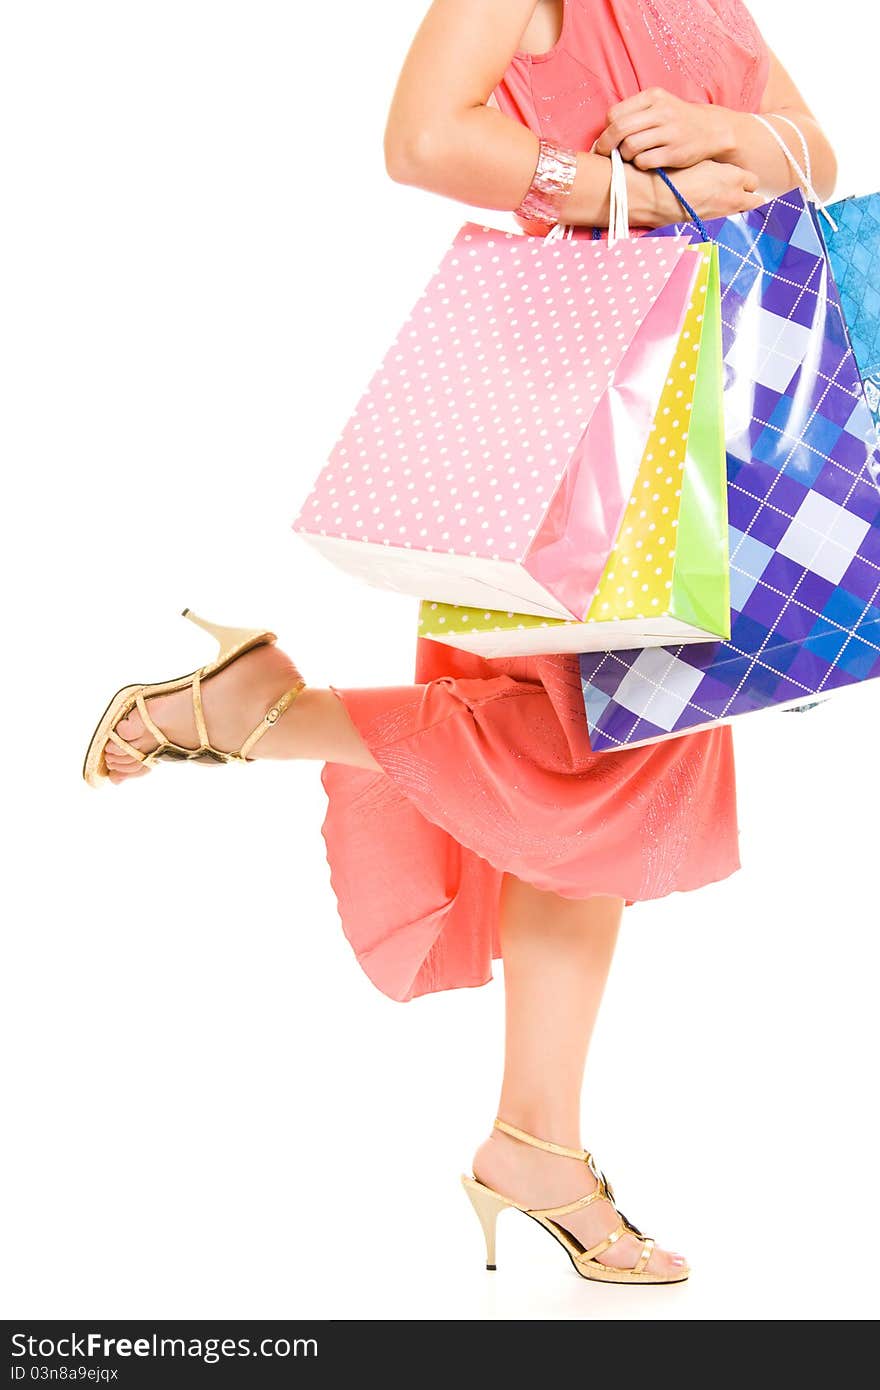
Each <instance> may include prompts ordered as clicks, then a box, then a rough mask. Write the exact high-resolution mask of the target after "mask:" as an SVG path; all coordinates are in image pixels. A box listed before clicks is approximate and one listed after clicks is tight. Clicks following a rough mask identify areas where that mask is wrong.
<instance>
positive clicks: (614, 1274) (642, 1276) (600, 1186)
mask: <svg viewBox="0 0 880 1390" xmlns="http://www.w3.org/2000/svg"><path fill="white" fill-rule="evenodd" d="M495 1128H496V1129H500V1130H501V1132H502V1133H503V1134H509V1135H510V1137H511V1138H512V1139H519V1140H520V1142H521V1143H523V1144H531V1145H532V1147H533V1148H535V1149H544V1150H545V1151H546V1152H547V1153H551V1154H558V1155H559V1156H560V1157H562V1158H579V1159H581V1161H582V1162H583V1163H585V1164H586V1165H587V1168H588V1169H589V1171H590V1173H591V1174H592V1175H593V1177H594V1178H595V1179H596V1186H595V1189H594V1190H593V1191H592V1192H588V1193H587V1194H586V1196H584V1197H578V1198H577V1199H576V1200H575V1201H574V1202H565V1203H564V1204H563V1205H562V1206H559V1207H540V1208H537V1207H524V1206H522V1204H521V1203H520V1202H515V1201H514V1200H513V1198H512V1197H504V1196H502V1194H501V1193H500V1192H495V1191H494V1189H493V1188H491V1187H486V1185H485V1184H484V1183H481V1182H478V1181H477V1179H476V1178H468V1177H464V1176H462V1179H461V1181H462V1184H463V1186H464V1190H465V1192H466V1193H467V1195H468V1196H469V1197H470V1199H471V1202H472V1204H473V1208H474V1211H475V1212H476V1213H477V1216H478V1217H479V1219H480V1225H481V1226H482V1228H483V1235H484V1236H485V1237H486V1268H487V1269H495V1268H496V1264H495V1224H496V1222H497V1220H498V1213H499V1212H502V1211H504V1209H505V1207H511V1208H513V1209H514V1210H515V1211H521V1212H523V1213H524V1214H525V1215H526V1216H530V1217H531V1218H532V1220H533V1221H537V1222H538V1224H539V1225H541V1226H543V1227H544V1229H545V1231H549V1232H550V1235H551V1236H553V1238H554V1240H557V1241H558V1242H559V1244H560V1245H561V1246H562V1248H563V1250H564V1251H565V1253H566V1254H567V1255H568V1258H569V1259H570V1260H571V1262H572V1264H573V1265H574V1267H575V1270H576V1271H577V1273H578V1274H579V1275H580V1276H581V1278H582V1279H598V1280H601V1281H602V1282H603V1283H606V1284H680V1283H682V1282H683V1281H684V1280H685V1279H687V1277H688V1274H689V1273H690V1270H689V1269H688V1268H687V1266H685V1267H684V1270H683V1272H682V1273H678V1272H676V1273H675V1274H653V1273H649V1272H648V1270H647V1269H646V1266H647V1263H648V1261H649V1260H650V1258H651V1252H652V1250H653V1249H654V1241H653V1240H652V1239H651V1238H650V1236H645V1235H643V1234H642V1232H641V1231H640V1230H639V1229H638V1227H637V1226H634V1225H633V1224H632V1222H631V1221H627V1219H626V1217H625V1216H623V1215H622V1214H621V1213H620V1212H619V1211H618V1210H617V1208H616V1207H615V1206H614V1193H613V1191H612V1189H611V1184H610V1183H609V1182H608V1180H607V1178H606V1177H605V1175H604V1173H601V1172H600V1171H599V1169H598V1168H597V1167H596V1165H595V1163H594V1162H593V1158H592V1155H591V1154H588V1153H587V1152H586V1150H585V1149H566V1148H563V1146H562V1145H561V1144H551V1143H549V1142H548V1141H547V1140H546V1139H536V1138H535V1136H534V1135H533V1134H526V1133H525V1131H524V1130H522V1129H515V1128H514V1126H513V1125H509V1124H506V1123H505V1121H504V1120H496V1121H495ZM593 1202H607V1203H608V1204H609V1206H611V1207H612V1208H613V1209H614V1212H615V1215H616V1216H617V1217H618V1225H617V1227H616V1228H615V1230H613V1231H612V1232H611V1234H610V1235H608V1236H605V1237H604V1239H603V1240H600V1241H598V1242H597V1243H596V1244H595V1245H593V1246H592V1247H590V1248H589V1249H587V1248H586V1247H585V1246H584V1245H582V1244H581V1242H580V1241H579V1240H578V1238H577V1236H573V1235H572V1234H571V1232H570V1231H567V1230H566V1229H565V1227H564V1226H560V1225H559V1223H558V1222H557V1221H556V1220H554V1218H555V1217H558V1216H568V1215H570V1213H571V1212H573V1211H582V1210H583V1208H584V1207H588V1206H590V1205H591V1204H592V1203H593ZM625 1235H632V1236H636V1237H637V1238H638V1239H639V1240H641V1241H642V1242H643V1245H642V1249H641V1251H640V1253H639V1257H638V1259H637V1260H636V1262H635V1264H634V1265H633V1267H632V1269H615V1268H614V1267H613V1266H612V1265H606V1264H602V1262H601V1261H600V1260H599V1258H598V1257H599V1255H602V1254H604V1252H605V1251H606V1250H610V1248H611V1246H612V1245H614V1244H616V1242H617V1241H618V1240H620V1238H621V1236H625Z"/></svg>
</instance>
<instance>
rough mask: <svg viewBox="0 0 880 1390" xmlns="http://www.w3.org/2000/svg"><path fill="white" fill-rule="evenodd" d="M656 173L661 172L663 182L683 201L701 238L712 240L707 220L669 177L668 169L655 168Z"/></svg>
mask: <svg viewBox="0 0 880 1390" xmlns="http://www.w3.org/2000/svg"><path fill="white" fill-rule="evenodd" d="M654 173H655V174H659V176H660V178H661V179H662V180H663V182H664V183H665V184H666V187H667V188H668V189H669V191H670V193H672V194H673V195H674V196H675V197H676V198H677V199H678V201H679V202H680V203H681V205H682V207H683V208H684V210H685V212H686V213H687V215H688V217H689V218H690V220H691V221H692V222H693V224H694V226H695V227H696V229H697V231H698V232H699V233H700V238H701V240H702V241H711V240H712V238H711V237H710V236H709V233H708V232H707V231H706V224H705V222H704V221H703V219H702V217H700V215H699V213H698V212H696V211H695V210H694V209H693V208H692V207H691V205H690V203H689V202H688V200H687V198H685V196H684V194H683V193H679V191H678V189H677V188H676V186H675V184H674V183H673V182H672V179H671V178H670V177H669V175H668V174H667V172H666V170H665V169H655V170H654Z"/></svg>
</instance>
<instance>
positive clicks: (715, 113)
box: [707, 106, 837, 199]
mask: <svg viewBox="0 0 880 1390" xmlns="http://www.w3.org/2000/svg"><path fill="white" fill-rule="evenodd" d="M777 113H778V114H779V115H780V116H786V117H787V118H788V119H789V120H790V121H793V122H794V124H795V125H796V126H797V127H798V129H799V130H800V131H801V132H802V134H803V137H804V139H805V140H806V142H807V146H808V148H809V151H810V162H811V164H812V172H813V187H814V188H815V190H816V192H817V193H818V195H819V197H820V198H823V199H825V198H830V197H831V195H832V193H833V192H834V185H835V182H836V179H837V160H836V159H835V156H834V151H833V150H832V148H831V145H830V144H829V142H828V139H827V138H826V136H825V135H824V134H823V132H822V130H821V129H820V127H819V125H818V124H817V122H816V120H815V118H814V117H813V116H811V115H809V114H807V113H806V112H805V111H802V110H800V109H799V108H797V107H788V108H787V107H784V106H779V107H776V108H775V109H774V110H773V111H767V112H764V113H762V114H763V116H764V119H765V120H766V121H769V123H770V125H772V126H773V128H774V129H775V130H776V131H778V133H779V135H780V136H781V137H782V139H783V140H784V141H785V143H786V145H788V147H789V149H790V150H791V152H792V154H793V155H794V157H795V159H796V160H797V162H798V164H799V165H800V166H801V168H803V163H804V160H803V153H802V150H801V142H800V140H799V139H798V137H797V134H796V132H795V131H793V130H792V128H791V126H789V125H786V123H785V121H775V120H774V119H773V117H774V114H777ZM707 116H708V119H709V125H710V129H711V131H712V137H713V142H714V150H713V152H712V154H711V156H710V157H711V158H712V159H717V160H719V161H720V162H722V163H728V164H737V165H739V166H740V167H741V168H744V169H751V170H752V171H753V172H754V173H755V174H757V176H758V179H759V180H760V184H761V188H762V189H763V190H764V192H765V193H767V194H776V193H783V192H785V190H786V189H789V188H794V187H796V186H797V184H798V183H799V179H798V176H797V174H796V173H795V171H794V169H793V167H792V165H791V164H790V163H789V161H788V159H787V158H786V156H785V154H784V153H783V151H782V150H781V149H780V147H779V145H778V144H777V142H776V141H775V140H774V139H773V136H772V135H771V134H770V132H769V131H768V130H767V129H766V128H765V127H764V126H763V125H762V124H761V122H760V121H756V120H755V117H754V116H753V115H750V114H749V113H747V112H745V111H730V110H728V109H727V108H726V107H721V106H714V107H707Z"/></svg>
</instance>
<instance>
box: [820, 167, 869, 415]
mask: <svg viewBox="0 0 880 1390" xmlns="http://www.w3.org/2000/svg"><path fill="white" fill-rule="evenodd" d="M828 211H829V213H830V214H831V216H832V218H833V220H834V223H835V224H836V226H835V227H834V228H832V227H831V226H830V225H829V226H823V227H822V235H823V236H824V238H825V245H826V247H827V249H828V257H829V259H830V261H831V269H832V270H833V271H834V278H835V280H836V281H837V288H838V290H839V292H840V299H841V303H842V305H843V315H844V318H845V319H846V323H847V327H848V328H849V334H850V341H851V343H852V349H853V353H854V354H855V359H856V362H857V364H858V368H859V372H860V373H861V377H862V381H863V382H864V386H865V395H866V397H867V401H868V407H869V409H870V410H871V412H872V414H873V416H874V419H875V421H876V422H877V424H878V425H880V193H872V194H870V195H869V196H868V197H867V198H844V199H843V201H842V202H840V203H834V205H833V206H832V207H830V208H829V209H828Z"/></svg>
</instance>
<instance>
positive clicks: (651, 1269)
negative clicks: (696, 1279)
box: [646, 1247, 688, 1279]
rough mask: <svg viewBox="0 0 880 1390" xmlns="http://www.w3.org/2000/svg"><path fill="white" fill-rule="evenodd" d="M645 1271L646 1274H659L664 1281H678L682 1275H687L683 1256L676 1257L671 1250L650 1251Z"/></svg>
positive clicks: (686, 1265)
mask: <svg viewBox="0 0 880 1390" xmlns="http://www.w3.org/2000/svg"><path fill="white" fill-rule="evenodd" d="M646 1271H647V1273H648V1274H660V1275H662V1276H663V1277H664V1278H665V1279H680V1278H681V1276H682V1275H683V1274H687V1271H688V1262H687V1260H686V1259H685V1257H684V1255H676V1254H675V1253H674V1252H673V1251H671V1250H658V1249H657V1248H656V1247H655V1248H654V1249H653V1250H652V1251H651V1258H650V1260H649V1261H648V1263H647V1266H646Z"/></svg>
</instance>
